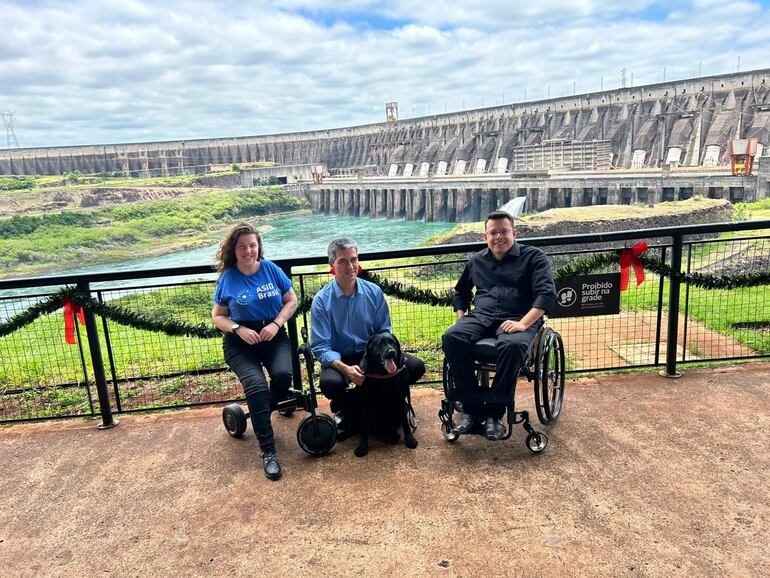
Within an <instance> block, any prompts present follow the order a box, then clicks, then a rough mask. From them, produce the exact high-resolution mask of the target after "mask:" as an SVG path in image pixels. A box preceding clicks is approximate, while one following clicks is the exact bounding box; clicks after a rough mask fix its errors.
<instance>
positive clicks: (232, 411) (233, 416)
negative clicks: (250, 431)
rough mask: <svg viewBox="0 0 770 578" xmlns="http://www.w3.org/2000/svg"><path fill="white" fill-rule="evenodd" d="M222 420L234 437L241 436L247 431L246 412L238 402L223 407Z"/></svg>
mask: <svg viewBox="0 0 770 578" xmlns="http://www.w3.org/2000/svg"><path fill="white" fill-rule="evenodd" d="M222 421H223V422H224V424H225V429H226V430H227V433H229V434H230V435H231V436H233V437H234V438H239V437H241V436H242V435H243V432H245V431H246V414H245V413H244V412H243V409H242V408H241V406H240V405H238V404H237V403H231V404H230V405H227V406H225V407H224V409H222Z"/></svg>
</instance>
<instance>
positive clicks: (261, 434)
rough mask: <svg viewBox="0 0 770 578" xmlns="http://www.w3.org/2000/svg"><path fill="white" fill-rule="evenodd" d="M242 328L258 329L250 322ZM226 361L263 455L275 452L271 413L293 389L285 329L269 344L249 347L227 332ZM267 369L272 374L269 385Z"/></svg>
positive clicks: (224, 346) (267, 342)
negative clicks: (233, 373)
mask: <svg viewBox="0 0 770 578" xmlns="http://www.w3.org/2000/svg"><path fill="white" fill-rule="evenodd" d="M241 325H245V326H247V327H251V328H252V329H255V330H258V329H257V326H252V325H254V324H252V323H248V322H245V321H244V322H241ZM222 348H223V350H224V353H225V362H226V363H227V365H228V367H230V369H232V370H233V372H235V375H237V376H238V380H239V381H240V382H241V385H242V386H243V393H244V394H245V395H246V403H247V405H248V406H249V413H251V423H252V425H253V426H254V433H255V434H256V436H257V441H258V442H259V447H260V449H261V450H262V451H263V452H266V451H275V437H274V435H273V426H272V424H271V423H270V411H271V409H274V408H275V404H276V403H277V402H278V401H280V400H282V399H284V398H285V397H286V394H287V392H288V391H289V388H290V387H291V369H292V368H291V344H290V343H289V338H288V336H287V335H286V330H285V329H284V328H283V327H282V328H281V329H280V330H279V331H278V333H276V334H275V337H273V339H271V340H270V341H266V342H262V343H257V344H255V345H249V344H248V343H246V342H245V341H243V340H242V339H241V338H240V337H238V336H237V335H234V334H232V333H226V334H225V337H224V343H223V346H222ZM264 369H267V373H268V374H269V375H270V385H268V383H267V379H266V378H265V372H264Z"/></svg>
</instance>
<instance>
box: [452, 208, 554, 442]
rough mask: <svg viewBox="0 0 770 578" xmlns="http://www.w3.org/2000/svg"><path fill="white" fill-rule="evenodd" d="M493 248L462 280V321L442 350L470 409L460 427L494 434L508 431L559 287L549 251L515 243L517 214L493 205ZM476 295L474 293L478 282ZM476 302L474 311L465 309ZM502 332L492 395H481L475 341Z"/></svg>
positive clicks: (458, 294) (489, 230)
mask: <svg viewBox="0 0 770 578" xmlns="http://www.w3.org/2000/svg"><path fill="white" fill-rule="evenodd" d="M484 240H485V241H486V243H487V248H486V249H484V250H483V251H479V252H478V253H475V254H473V255H472V256H471V258H470V259H469V260H468V263H467V264H466V266H465V269H464V270H463V272H462V275H461V276H460V279H459V281H458V282H457V284H456V285H455V289H454V292H455V296H454V300H453V302H452V307H453V309H454V311H455V314H456V315H457V321H456V322H455V324H454V325H452V326H451V327H450V328H449V329H448V330H447V331H446V333H444V337H443V340H442V342H443V349H444V353H445V355H446V359H447V362H448V364H449V367H450V370H451V372H452V376H453V378H454V382H455V388H456V391H457V394H458V396H459V397H461V398H462V397H463V396H465V397H466V399H467V401H466V400H465V399H464V400H463V404H462V405H463V416H462V418H461V419H460V421H459V423H458V424H457V425H456V426H455V428H454V432H455V433H457V434H466V433H469V432H471V431H472V430H474V429H476V428H477V427H478V426H479V425H481V424H482V423H483V426H484V432H485V434H486V437H487V438H488V439H493V440H496V439H500V438H501V437H503V435H504V434H505V427H504V426H503V422H502V418H503V415H504V414H505V409H506V404H505V403H501V401H502V400H503V399H506V398H507V399H510V398H511V396H512V395H513V393H514V391H515V387H516V379H517V377H518V375H519V371H520V370H521V368H522V366H523V365H524V363H525V362H526V360H527V354H528V351H529V349H530V346H531V344H532V341H533V339H534V338H535V335H536V333H537V331H538V329H539V328H540V327H541V326H542V324H543V319H542V317H543V315H545V314H547V313H548V312H549V311H551V310H552V309H553V308H554V307H555V304H556V289H555V285H554V281H553V276H552V274H551V266H550V263H549V261H548V257H547V256H546V254H545V253H544V252H543V251H541V250H540V249H538V248H536V247H530V246H527V245H520V244H518V243H516V229H515V228H514V224H513V217H512V216H511V215H510V214H508V213H506V212H504V211H494V212H492V213H490V214H489V215H488V216H487V219H486V221H485V233H484ZM474 287H475V289H476V296H475V298H473V288H474ZM471 302H472V303H473V310H472V311H471V312H470V313H468V314H466V313H467V312H468V311H469V309H470V306H471ZM485 337H496V340H497V341H496V349H497V360H496V366H497V370H496V372H495V377H494V380H493V381H492V395H487V396H483V395H479V392H480V385H479V381H478V378H477V376H476V372H475V365H474V359H473V355H472V353H471V352H472V350H473V344H475V343H476V342H477V341H478V340H480V339H483V338H485Z"/></svg>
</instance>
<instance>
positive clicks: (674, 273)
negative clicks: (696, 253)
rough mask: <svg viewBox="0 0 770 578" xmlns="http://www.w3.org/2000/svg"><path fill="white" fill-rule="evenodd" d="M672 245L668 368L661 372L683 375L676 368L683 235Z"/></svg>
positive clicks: (667, 335) (674, 236)
mask: <svg viewBox="0 0 770 578" xmlns="http://www.w3.org/2000/svg"><path fill="white" fill-rule="evenodd" d="M673 241H674V242H673V245H672V247H671V277H670V278H669V280H668V283H669V284H668V331H667V332H666V369H665V370H664V371H661V372H660V374H661V375H662V376H664V377H671V378H676V377H681V376H682V374H681V373H679V372H678V371H677V370H676V344H677V339H678V337H679V289H680V287H681V283H682V281H681V277H680V275H681V272H682V235H681V234H680V233H675V234H674V235H673Z"/></svg>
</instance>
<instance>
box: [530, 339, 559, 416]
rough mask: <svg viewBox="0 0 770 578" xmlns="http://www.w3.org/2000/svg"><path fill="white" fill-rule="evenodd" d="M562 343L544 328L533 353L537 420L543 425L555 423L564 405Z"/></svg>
mask: <svg viewBox="0 0 770 578" xmlns="http://www.w3.org/2000/svg"><path fill="white" fill-rule="evenodd" d="M564 374H565V365H564V342H563V341H562V338H561V335H560V334H559V333H558V332H556V331H554V330H553V329H551V328H549V327H546V328H545V329H544V330H543V332H542V333H541V334H540V339H539V340H538V342H537V347H536V352H535V370H534V388H535V409H536V410H537V418H538V419H539V420H540V423H542V424H543V425H548V424H550V423H551V422H554V421H556V419H557V418H558V417H559V414H560V413H561V408H562V405H563V403H564V381H565V379H564Z"/></svg>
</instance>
